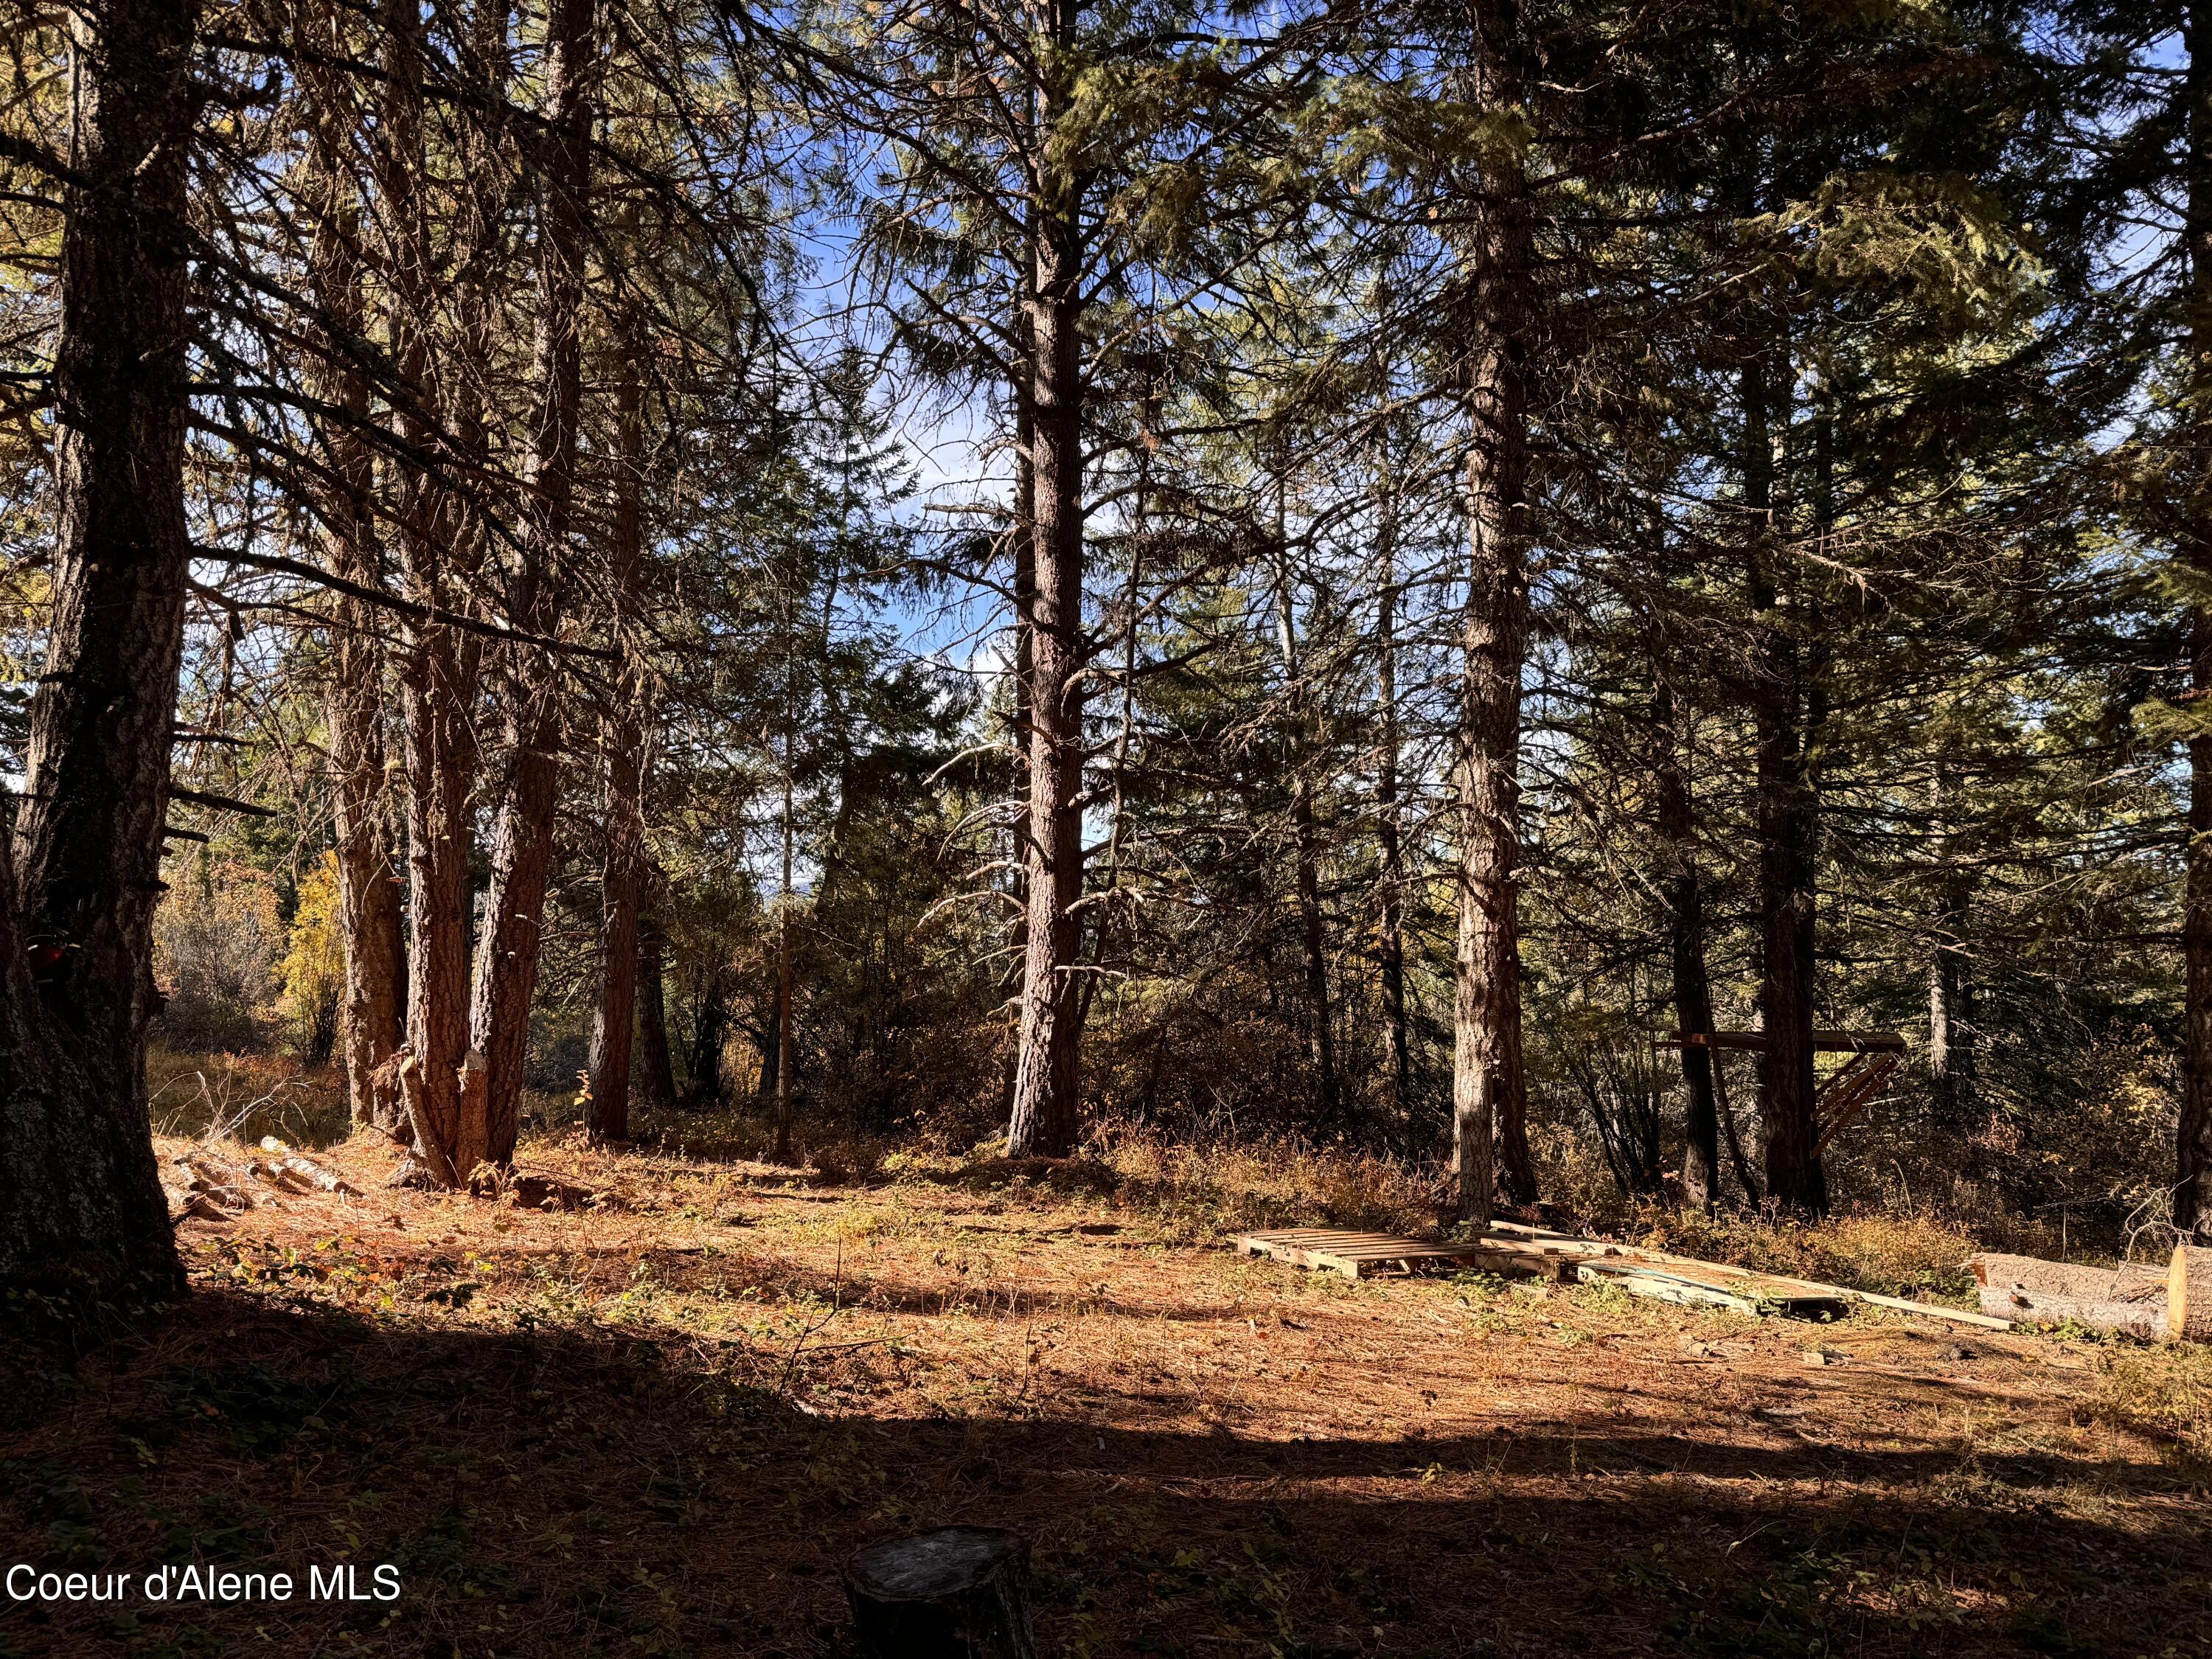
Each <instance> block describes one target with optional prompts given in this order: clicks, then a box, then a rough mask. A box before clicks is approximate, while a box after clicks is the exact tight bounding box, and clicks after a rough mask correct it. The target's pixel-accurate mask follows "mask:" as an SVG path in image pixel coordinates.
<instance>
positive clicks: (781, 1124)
mask: <svg viewBox="0 0 2212 1659" xmlns="http://www.w3.org/2000/svg"><path fill="white" fill-rule="evenodd" d="M792 666H793V665H792V662H791V660H790V653H788V652H787V653H786V656H785V661H784V673H785V675H786V677H787V678H786V687H787V691H788V685H789V680H788V676H789V675H790V673H791V671H792ZM790 713H791V709H790V704H789V699H788V695H787V698H786V704H785V714H786V717H787V719H786V723H785V726H784V733H783V888H782V891H781V894H780V899H781V902H780V903H779V904H778V905H777V907H776V916H775V1161H776V1162H777V1163H779V1164H788V1163H790V1162H791V850H792V849H791V831H792V824H791V805H792V803H791V738H792V730H791V722H790V720H789V715H790Z"/></svg>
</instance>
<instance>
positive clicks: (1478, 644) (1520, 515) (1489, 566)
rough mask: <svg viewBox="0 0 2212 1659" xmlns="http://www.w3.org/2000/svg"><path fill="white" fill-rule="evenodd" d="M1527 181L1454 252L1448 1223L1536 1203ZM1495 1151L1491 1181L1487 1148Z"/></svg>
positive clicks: (1500, 171) (1518, 91) (1517, 179)
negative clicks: (1453, 903)
mask: <svg viewBox="0 0 2212 1659" xmlns="http://www.w3.org/2000/svg"><path fill="white" fill-rule="evenodd" d="M1518 27H1519V20H1518V17H1517V14H1516V10H1515V9H1514V8H1513V7H1511V6H1510V5H1500V6H1495V7H1491V8H1486V9H1484V11H1483V12H1482V14H1481V15H1480V17H1479V18H1478V19H1477V20H1476V21H1475V27H1474V33H1473V37H1472V39H1471V40H1470V41H1469V43H1468V45H1469V52H1470V61H1469V76H1468V78H1469V81H1470V82H1471V87H1470V94H1471V96H1472V98H1473V100H1474V102H1475V103H1476V104H1477V105H1478V106H1480V107H1481V108H1483V109H1485V110H1493V111H1499V112H1504V111H1509V110H1513V109H1516V108H1517V107H1518V106H1519V105H1520V103H1521V100H1522V88H1521V82H1520V76H1519V74H1518V72H1517V70H1516V66H1515V64H1514V63H1513V59H1512V53H1513V51H1514V49H1515V45H1516V41H1515V36H1516V33H1517V30H1518ZM1468 279H1469V286H1470V289H1471V292H1470V295H1469V301H1470V303H1469V307H1468V331H1467V337H1468V371H1467V373H1468V380H1467V388H1468V390H1467V396H1468V413H1469V415H1470V416H1471V418H1472V423H1473V432H1472V438H1473V447H1472V452H1471V454H1470V458H1469V460H1468V544H1469V545H1468V598H1467V608H1466V611H1465V613H1464V615H1463V617H1462V622H1461V626H1460V648H1461V654H1462V659H1463V663H1464V667H1463V671H1462V684H1461V694H1460V713H1459V725H1458V732H1457V733H1456V736H1457V741H1458V755H1457V757H1456V758H1457V769H1458V796H1459V800H1458V805H1459V819H1460V848H1459V871H1458V877H1459V881H1458V886H1459V894H1458V898H1459V928H1458V948H1457V952H1456V960H1455V969H1456V973H1455V994H1454V998H1453V1011H1452V1012H1453V1018H1452V1139H1453V1160H1454V1164H1455V1169H1456V1170H1457V1174H1458V1186H1459V1212H1460V1215H1461V1217H1462V1219H1465V1220H1468V1221H1473V1222H1476V1223H1478V1224H1487V1223H1488V1221H1489V1219H1490V1216H1491V1206H1492V1183H1493V1180H1495V1182H1496V1184H1497V1185H1498V1186H1499V1187H1501V1188H1503V1189H1504V1193H1505V1195H1506V1196H1507V1197H1509V1198H1510V1199H1511V1200H1514V1201H1516V1202H1519V1203H1526V1202H1528V1201H1530V1200H1533V1199H1534V1197H1535V1195H1536V1181H1535V1171H1534V1166H1533V1164H1531V1163H1530V1161H1529V1157H1528V1127H1527V1105H1528V1097H1527V1092H1526V1085H1525V1083H1524V1080H1523V1078H1522V1066H1521V958H1520V931H1519V926H1518V922H1517V919H1516V914H1515V893H1514V885H1515V879H1516V866H1518V863H1519V859H1520V812H1521V801H1520V781H1519V776H1518V773H1519V767H1520V757H1521V672H1522V663H1523V660H1524V659H1525V657H1526V654H1527V647H1528V546H1527V542H1528V523H1527V513H1528V503H1527V499H1526V491H1527V483H1528V345H1529V340H1528V334H1529V330H1530V327H1531V325H1532V322H1533V319H1534V305H1533V294H1532V284H1533V281H1534V248H1533V243H1532V240H1531V226H1530V219H1529V205H1528V179H1527V176H1526V173H1525V172H1524V170H1523V168H1522V160H1521V157H1520V155H1519V154H1518V153H1517V152H1516V151H1515V150H1513V149H1510V146H1509V145H1508V144H1506V143H1503V142H1500V143H1499V144H1498V147H1497V148H1496V149H1494V150H1493V151H1492V154H1490V155H1486V157H1485V158H1484V164H1483V178H1482V181H1481V185H1480V196H1479V198H1478V201H1477V204H1476V212H1475V215H1474V228H1473V234H1472V240H1471V244H1470V246H1469V248H1468ZM1493 1141H1494V1143H1495V1146H1496V1154H1497V1163H1496V1169H1495V1173H1494V1174H1493V1166H1492V1145H1493Z"/></svg>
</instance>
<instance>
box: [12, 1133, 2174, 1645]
mask: <svg viewBox="0 0 2212 1659" xmlns="http://www.w3.org/2000/svg"><path fill="white" fill-rule="evenodd" d="M176 1150H179V1144H178V1143H175V1142H173V1141H165V1142H164V1143H163V1152H164V1156H165V1157H166V1156H167V1155H169V1154H170V1153H172V1152H175V1151H176ZM318 1156H319V1158H321V1159H322V1160H323V1161H324V1162H325V1164H326V1165H328V1166H330V1167H331V1168H334V1169H337V1170H343V1172H345V1173H346V1174H347V1175H349V1176H350V1178H351V1179H352V1180H353V1181H354V1182H356V1183H357V1184H358V1185H359V1186H360V1187H361V1188H362V1192H363V1195H362V1196H361V1197H358V1198H347V1197H342V1196H335V1195H333V1196H323V1195H317V1196H314V1197H300V1198H289V1197H288V1198H285V1199H283V1200H281V1207H279V1206H277V1205H264V1206H263V1207H260V1208H258V1209H256V1210H253V1211H252V1212H247V1213H246V1214H245V1215H243V1216H241V1217H240V1218H237V1219H236V1220H234V1221H232V1222H229V1223H227V1224H218V1223H210V1222H200V1221H191V1222H187V1223H185V1225H184V1226H183V1227H182V1229H181V1231H180V1242H181V1244H182V1248H183V1249H184V1252H185V1257H186V1260H187V1261H188V1262H189V1264H190V1267H191V1273H192V1279H193V1284H194V1293H193V1295H192V1296H191V1298H190V1300H189V1302H188V1303H187V1304H185V1306H184V1307H183V1308H181V1309H180V1310H176V1311H174V1312H173V1313H170V1314H168V1315H167V1316H161V1317H160V1318H157V1319H155V1320H154V1321H152V1322H149V1323H148V1324H147V1325H146V1326H145V1327H144V1328H142V1329H141V1330H139V1331H138V1332H137V1333H136V1334H132V1335H131V1336H129V1337H126V1338H121V1339H117V1340H110V1341H108V1342H106V1343H105V1344H104V1345H102V1346H98V1347H96V1348H94V1349H92V1350H90V1351H89V1352H86V1353H84V1354H82V1356H79V1357H77V1358H74V1359H73V1360H72V1359H70V1358H67V1357H65V1356H63V1355H61V1354H59V1353H58V1352H49V1351H46V1350H34V1349H33V1348H31V1347H29V1346H27V1345H24V1344H21V1343H16V1342H9V1341H6V1340H0V1370H6V1371H7V1372H9V1375H7V1376H5V1377H4V1378H0V1383H4V1386H5V1389H6V1394H5V1396H4V1402H0V1413H4V1415H0V1425H4V1432H0V1561H4V1562H9V1563H12V1562H15V1561H19V1560H27V1561H32V1562H35V1563H39V1564H41V1565H49V1566H54V1567H58V1568H68V1567H75V1568H82V1569H98V1570H100V1571H143V1570H144V1569H145V1568H146V1567H148V1566H150V1565H155V1564H157V1563H160V1562H163V1561H168V1562H178V1563H181V1562H184V1561H186V1560H189V1559H201V1560H204V1561H210V1562H222V1563H227V1564H229V1565H232V1566H234V1567H236V1568H240V1569H247V1568H252V1569H257V1570H260V1571H279V1570H282V1571H291V1572H292V1573H293V1574H294V1575H295V1577H296V1578H299V1579H301V1580H302V1581H304V1578H305V1575H306V1571H307V1567H308V1566H309V1565H329V1564H331V1563H334V1562H339V1561H350V1562H353V1563H356V1564H360V1565H361V1567H362V1577H361V1583H362V1593H363V1594H367V1593H368V1587H369V1584H370V1578H369V1572H368V1569H369V1568H370V1567H371V1566H373V1565H376V1564H391V1565H395V1566H397V1568H398V1571H399V1575H400V1579H401V1583H402V1585H403V1589H402V1593H401V1595H400V1596H399V1598H398V1601H395V1602H392V1603H390V1604H388V1605H386V1604H382V1603H378V1602H374V1601H368V1602H358V1603H350V1604H349V1603H343V1602H340V1603H331V1602H328V1601H309V1600H307V1599H304V1596H303V1595H301V1594H299V1593H297V1592H295V1596H294V1599H292V1600H291V1601H286V1602H275V1601H258V1602H255V1603H252V1604H241V1605H237V1606H209V1605H204V1604H187V1605H174V1604H170V1605H148V1604H146V1603H144V1602H143V1601H133V1602H130V1603H126V1604H123V1605H120V1606H114V1607H93V1606H90V1605H82V1606H75V1607H71V1606H67V1605H64V1606H60V1607H42V1606H40V1605H36V1604H32V1605H23V1604H17V1603H13V1602H9V1601H0V1652H5V1653H8V1654H20V1655H32V1654H38V1655H45V1654H67V1655H74V1654H80V1653H82V1654H108V1653H114V1654H147V1655H203V1654H204V1655H218V1654H221V1655H228V1654H244V1653H259V1652H273V1653H282V1654H286V1655H299V1656H308V1655H318V1656H320V1655H328V1656H343V1655H349V1654H356V1653H374V1654H380V1655H382V1654H404V1655H408V1656H420V1655H465V1656H478V1655H494V1654H517V1655H522V1654H528V1655H556V1654H559V1655H578V1654H605V1655H633V1654H635V1655H664V1656H672V1655H701V1656H704V1655H722V1654H761V1655H768V1654H786V1655H793V1656H800V1655H834V1654H840V1653H842V1652H844V1651H845V1650H846V1649H845V1638H844V1636H843V1632H844V1630H845V1628H846V1625H847V1619H846V1613H845V1609H844V1606H843V1601H842V1592H841V1590H840V1588H839V1582H838V1569H839V1565H840V1562H841V1561H842V1558H843V1557H844V1556H845V1554H846V1553H848V1551H850V1550H851V1549H852V1548H854V1547H855V1546H857V1545H859V1544H860V1543H862V1542H865V1541H869V1540H872V1539H875V1538H879V1537H883V1536H885V1535H888V1534H898V1533H903V1532H908V1531H913V1530H917V1529H921V1528H927V1527H931V1526H935V1525H939V1524H944V1523H947V1522H984V1523H989V1524H994V1525H1006V1526H1012V1527H1016V1528H1021V1529H1022V1530H1023V1531H1024V1532H1025V1533H1027V1534H1030V1536H1031V1537H1032V1539H1033V1540H1034V1541H1035V1563H1036V1579H1035V1587H1034V1595H1035V1603H1036V1613H1037V1622H1038V1629H1039V1635H1040V1638H1041V1642H1042V1650H1043V1651H1044V1652H1045V1653H1047V1654H1048V1655H1078V1654H1117V1655H1118V1654H1183V1655H1193V1656H1198V1655H1205V1656H1217V1655H1218V1656H1237V1655H1262V1654H1268V1655H1281V1656H1291V1655H1304V1656H1316V1655H1322V1654H1345V1655H1350V1654H1394V1655H1395V1654H1407V1655H1413V1654H1436V1655H1474V1654H1485V1655H1532V1656H1534V1655H1555V1654H1560V1655H1564V1654H1574V1655H1584V1656H1595V1655H1613V1654H1644V1653H1652V1654H1759V1655H1767V1654H1806V1655H1830V1654H1834V1655H1842V1654H1869V1655H1887V1654H1899V1655H1903V1654H1908V1653H1911V1654H1920V1653H1928V1652H1940V1653H1943V1654H1946V1655H1963V1654H1995V1653H2035V1654H2045V1655H2054V1654H2055V1655H2069V1654H2078V1655H2091V1654H2095V1655H2143V1656H2160V1655H2172V1656H2187V1655H2198V1654H2212V1503H2208V1501H2207V1500H2208V1496H2212V1462H2208V1455H2212V1436H2208V1432H2207V1431H2208V1429H2209V1428H2212V1363H2208V1360H2207V1356H2206V1354H2205V1353H2204V1352H2203V1351H2197V1352H2181V1351H2177V1350H2158V1349H2151V1348H2144V1347H2139V1346H2127V1345H2124V1344H2120V1343H2116V1342H2111V1341H2104V1342H2099V1341H2092V1340H2079V1339H2067V1338H2062V1337H2059V1336H2053V1335H2029V1334H1992V1333H1987V1332H1984V1331H1980V1330H1966V1329H1962V1330H1959V1331H1954V1330H1952V1329H1950V1328H1946V1327H1945V1326H1943V1325H1940V1324H1936V1323H1934V1322H1928V1321H1923V1320H1920V1319H1916V1318H1912V1317H1910V1316H1898V1315H1889V1314H1881V1313H1874V1312H1869V1313H1864V1314H1861V1315H1858V1316H1854V1317H1853V1318H1851V1319H1850V1320H1849V1321H1847V1322H1842V1323H1838V1324H1835V1325H1828V1326H1814V1325H1809V1324H1805V1323H1801V1322H1791V1321H1785V1320H1770V1321H1759V1320H1754V1319H1751V1318H1747V1317H1743V1316H1735V1315H1731V1314H1726V1313H1720V1312H1711V1313H1707V1312H1700V1311H1695V1310H1687V1309H1682V1308H1677V1307H1673V1306H1668V1305H1665V1304H1655V1303H1650V1302H1644V1301H1637V1300H1632V1299H1631V1298H1629V1297H1625V1296H1623V1295H1622V1294H1620V1292H1619V1291H1612V1290H1605V1289H1597V1288H1589V1287H1575V1288H1566V1287H1561V1286H1556V1285H1537V1284H1530V1283H1514V1284H1508V1283H1504V1282H1502V1281H1499V1280H1498V1279H1492V1278H1488V1277H1486V1276H1477V1275H1459V1276H1456V1277H1449V1278H1438V1279H1397V1280H1389V1279H1386V1280H1379V1281H1368V1282H1363V1283H1360V1284H1357V1285H1354V1284H1351V1283H1348V1282H1346V1281H1345V1280H1343V1279H1340V1278H1338V1277H1336V1276H1334V1275H1333V1274H1326V1273H1323V1274H1316V1273H1304V1272H1302V1271H1298V1270H1297V1269H1292V1268H1287V1267H1280V1266H1278V1265H1276V1264H1274V1263H1273V1262H1270V1261H1255V1260H1250V1259H1246V1258H1243V1257H1240V1256H1238V1255H1235V1254H1233V1253H1232V1252H1231V1250H1230V1249H1227V1248H1225V1246H1226V1243H1227V1232H1228V1231H1230V1230H1231V1228H1233V1226H1234V1225H1236V1224H1235V1218H1234V1217H1233V1216H1231V1215H1230V1214H1229V1213H1227V1212H1226V1211H1225V1209H1224V1208H1223V1207H1222V1206H1220V1205H1218V1203H1217V1204H1216V1205H1215V1206H1213V1207H1212V1208H1208V1207H1207V1206H1206V1204H1204V1203H1200V1202H1196V1201H1194V1200H1192V1198H1191V1196H1190V1192H1191V1189H1190V1188H1188V1184H1187V1183H1186V1184H1183V1185H1176V1186H1174V1187H1173V1188H1168V1187H1164V1186H1163V1185H1161V1184H1160V1183H1158V1182H1147V1181H1145V1180H1143V1179H1139V1178H1136V1177H1133V1176H1129V1175H1128V1174H1127V1173H1126V1172H1117V1171H1116V1170H1114V1169H1112V1168H1110V1167H1108V1166H1107V1165H1104V1164H1097V1165H1092V1164H1073V1165H1067V1166H1062V1167H1060V1169H1059V1170H1055V1171H1053V1172H1050V1173H1049V1174H1048V1176H1047V1178H1045V1179H1042V1180H1039V1179H1033V1178H1031V1176H1033V1175H1035V1174H1036V1173H1037V1172H1036V1171H1034V1170H1030V1171H1024V1170H1020V1169H1017V1168H1015V1167H1014V1166H1010V1165H1007V1164H1003V1163H998V1164H993V1163H989V1162H982V1163H975V1162H970V1163H965V1164H961V1163H954V1162H951V1161H945V1162H942V1163H939V1164H927V1163H914V1164H908V1165H906V1166H904V1167H896V1165H897V1163H898V1161H897V1160H893V1164H894V1166H895V1167H892V1168H890V1169H888V1170H884V1171H883V1172H880V1173H877V1174H874V1175H872V1176H870V1177H869V1178H868V1179H867V1181H866V1182H865V1183H864V1184H852V1185H844V1186H829V1185H824V1184H822V1183H823V1180H824V1179H825V1178H824V1177H823V1176H821V1175H820V1174H819V1173H818V1172H817V1173H816V1174H814V1175H812V1176H806V1177H804V1178H801V1177H796V1176H793V1174H792V1172H790V1171H788V1170H777V1169H773V1168H770V1167H769V1166H766V1165H762V1164H750V1163H728V1162H713V1163H710V1162H706V1161H700V1160H696V1159H691V1158H680V1157H676V1156H670V1155H665V1154H659V1153H643V1152H633V1153H626V1154H612V1153H604V1152H590V1151H586V1150H585V1149H583V1148H581V1147H580V1146H573V1145H568V1144H557V1145H556V1144H550V1143H547V1144H540V1145H538V1146H532V1147H530V1148H528V1149H526V1158H525V1162H526V1163H528V1164H532V1165H535V1166H537V1167H539V1168H543V1169H551V1170H560V1171H561V1172H562V1173H564V1174H565V1175H566V1176H568V1177H569V1178H570V1179H572V1180H574V1181H576V1182H581V1183H583V1184H585V1185H586V1186H588V1187H591V1188H594V1189H597V1190H598V1191H599V1192H601V1193H603V1194H605V1200H604V1202H603V1203H601V1204H599V1205H598V1206H594V1207H592V1208H589V1209H586V1210H583V1211H580V1212H573V1213H540V1212H531V1211H526V1210H522V1209H518V1208H516V1207H514V1206H513V1204H512V1203H511V1202H507V1201H492V1200H481V1199H470V1198H465V1197H450V1196H436V1195H431V1194H422V1193H415V1192H399V1191H393V1190H391V1189H388V1188H383V1187H382V1186H381V1185H380V1183H381V1182H382V1181H383V1179H384V1177H385V1176H386V1173H387V1172H388V1170H389V1169H390V1168H391V1165H392V1154H391V1153H390V1152H389V1151H388V1150H386V1149H383V1148H381V1147H380V1146H374V1145H372V1144H370V1143H369V1142H368V1139H366V1138H356V1139H353V1140H350V1141H346V1142H343V1143H341V1144H339V1145H337V1146H333V1147H331V1148H329V1149H328V1150H326V1151H325V1152H321V1153H319V1154H318ZM1216 1196H1217V1198H1218V1194H1216ZM1305 1219H1309V1220H1310V1219H1318V1217H1314V1216H1308V1217H1305Z"/></svg>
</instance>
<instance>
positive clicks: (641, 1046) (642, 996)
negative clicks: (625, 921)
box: [637, 915, 676, 1106]
mask: <svg viewBox="0 0 2212 1659" xmlns="http://www.w3.org/2000/svg"><path fill="white" fill-rule="evenodd" d="M667 972H668V936H667V935H666V934H665V933H663V932H662V931H661V926H660V920H659V917H657V916H653V915H647V916H645V917H643V918H642V919H641V920H640V921H639V922H638V927H637V1045H638V1051H639V1052H638V1062H637V1097H638V1098H639V1099H640V1100H641V1101H643V1102H644V1103H646V1104H647V1105H648V1106H672V1105H674V1104H675V1103H676V1064H675V1060H674V1058H673V1056H672V1055H671V1054H670V1052H669V1048H668V1000H667V993H666V991H665V987H664V984H663V981H664V980H665V976H666V975H667Z"/></svg>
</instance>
